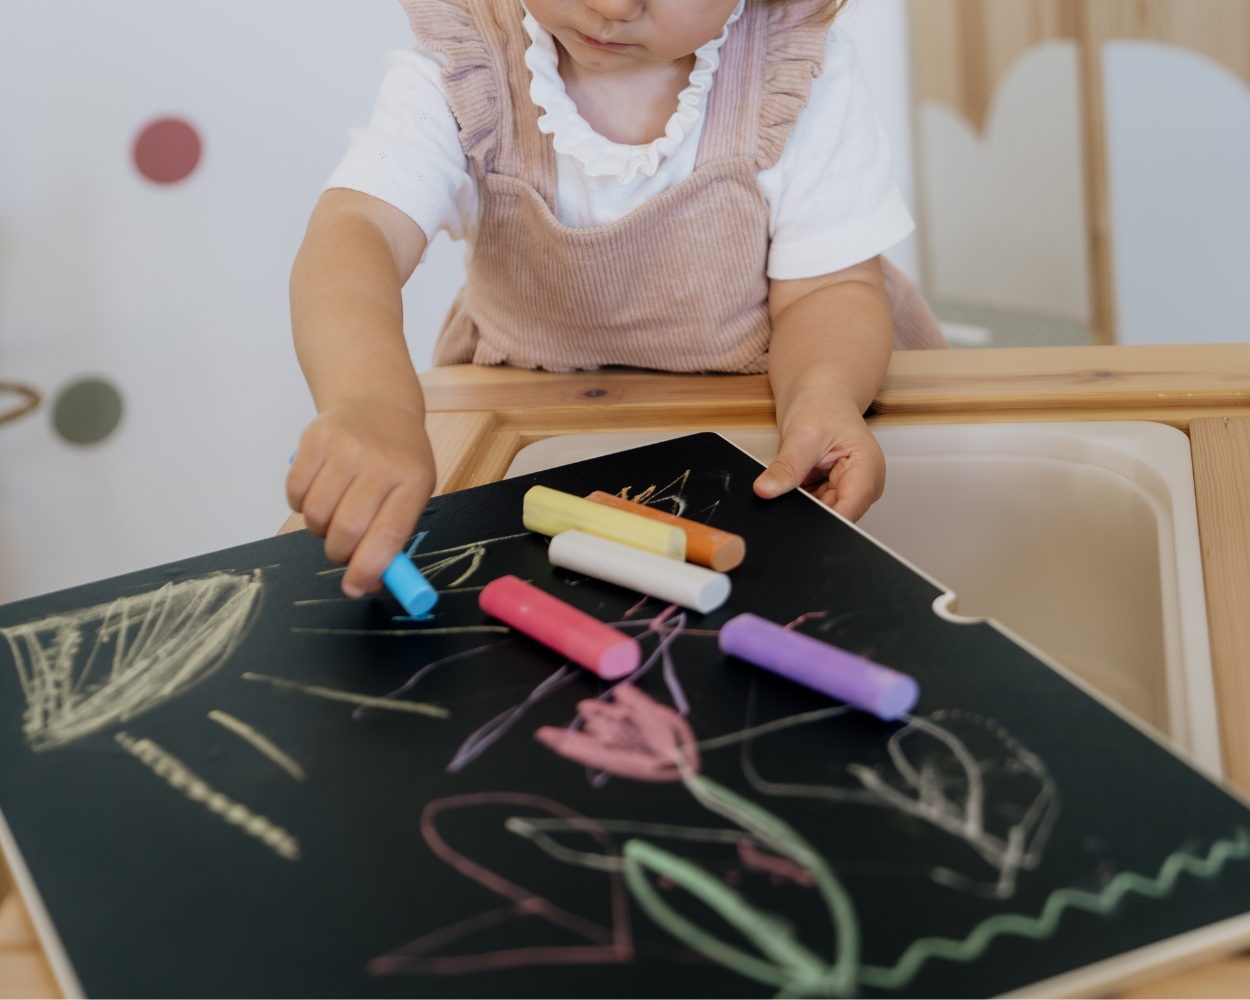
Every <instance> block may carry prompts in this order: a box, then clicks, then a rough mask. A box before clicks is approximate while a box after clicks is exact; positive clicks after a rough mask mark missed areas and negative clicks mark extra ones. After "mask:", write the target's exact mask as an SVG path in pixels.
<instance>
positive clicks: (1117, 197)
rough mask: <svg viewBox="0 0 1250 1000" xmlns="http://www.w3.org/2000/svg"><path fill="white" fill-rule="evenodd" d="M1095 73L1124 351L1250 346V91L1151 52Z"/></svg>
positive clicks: (1169, 49)
mask: <svg viewBox="0 0 1250 1000" xmlns="http://www.w3.org/2000/svg"><path fill="white" fill-rule="evenodd" d="M1103 65H1104V74H1105V85H1106V97H1107V140H1108V160H1109V173H1110V187H1111V209H1112V233H1113V237H1114V245H1113V253H1114V264H1115V280H1116V305H1117V311H1118V317H1117V319H1118V326H1119V340H1120V342H1121V343H1125V344H1172V343H1212V342H1218V341H1250V87H1247V86H1246V84H1245V82H1244V81H1243V80H1242V79H1241V78H1240V77H1238V76H1235V75H1234V74H1232V73H1231V72H1229V71H1228V70H1226V69H1225V68H1224V67H1223V66H1221V65H1219V64H1218V63H1216V62H1214V61H1212V60H1211V59H1208V58H1207V57H1206V56H1203V55H1200V54H1198V53H1196V52H1192V51H1189V50H1187V49H1182V48H1177V47H1175V46H1171V45H1161V44H1158V43H1155V42H1138V41H1117V42H1111V43H1109V44H1108V45H1107V47H1106V49H1105V51H1104V55H1103Z"/></svg>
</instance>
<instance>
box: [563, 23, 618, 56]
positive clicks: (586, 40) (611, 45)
mask: <svg viewBox="0 0 1250 1000" xmlns="http://www.w3.org/2000/svg"><path fill="white" fill-rule="evenodd" d="M573 34H575V35H576V36H577V38H578V41H580V42H581V43H582V44H583V45H589V46H591V47H592V48H596V49H609V50H610V51H612V52H620V51H622V50H623V49H628V48H632V46H630V45H624V44H622V43H620V42H601V41H599V39H597V38H592V37H591V36H590V35H587V34H584V33H583V32H580V31H578V30H577V29H576V28H574V29H573Z"/></svg>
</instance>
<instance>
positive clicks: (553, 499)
mask: <svg viewBox="0 0 1250 1000" xmlns="http://www.w3.org/2000/svg"><path fill="white" fill-rule="evenodd" d="M522 518H523V520H524V521H525V527H527V528H528V529H529V530H530V531H537V532H538V533H539V534H541V535H552V536H555V535H558V534H560V532H562V531H584V532H585V533H586V534H588V535H598V536H599V537H600V538H607V539H610V540H611V541H613V542H620V543H621V544H622V545H632V546H633V547H634V548H636V549H642V550H644V551H646V552H655V553H656V554H657V555H662V556H667V557H668V558H669V559H679V560H681V561H683V562H684V561H685V559H686V533H685V532H684V531H682V530H681V528H678V527H675V526H674V525H671V524H664V523H663V522H661V521H652V520H649V519H648V518H645V517H639V516H638V515H637V514H627V513H625V512H624V511H621V510H614V509H613V508H611V507H606V506H604V505H603V504H598V503H592V502H591V501H589V500H583V499H582V498H581V497H575V496H573V495H572V494H571V493H561V492H560V491H559V490H552V489H548V488H547V487H546V486H535V487H534V488H533V489H531V490H530V491H529V492H528V493H526V494H525V506H524V508H523V512H522Z"/></svg>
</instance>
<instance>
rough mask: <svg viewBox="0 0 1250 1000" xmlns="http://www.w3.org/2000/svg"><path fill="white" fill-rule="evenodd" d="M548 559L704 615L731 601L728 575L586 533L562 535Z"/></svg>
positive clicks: (556, 541) (552, 541)
mask: <svg viewBox="0 0 1250 1000" xmlns="http://www.w3.org/2000/svg"><path fill="white" fill-rule="evenodd" d="M547 558H548V559H550V560H551V565H553V566H563V567H564V568H565V569H571V570H573V572H575V573H585V574H586V575H587V576H593V577H594V578H595V579H597V580H606V581H607V582H608V583H615V584H616V585H617V586H619V587H628V588H629V589H630V590H637V591H639V592H640V593H643V594H649V595H650V596H651V597H658V598H659V599H660V600H662V601H668V602H669V603H671V604H680V605H681V606H682V607H686V608H693V609H694V610H695V611H698V612H700V613H702V614H707V613H708V612H709V611H715V610H716V609H717V608H719V607H720V606H721V605H722V604H724V603H725V601H727V600H728V599H729V590H730V583H729V577H727V576H726V575H725V574H724V573H713V572H712V571H711V570H710V569H704V568H703V567H702V566H695V565H692V564H691V563H683V562H676V561H675V560H673V559H665V558H664V556H657V555H655V554H654V553H652V552H644V551H643V550H642V549H635V548H633V547H631V546H629V545H621V544H620V543H619V542H612V541H609V540H608V539H606V538H599V537H597V536H596V535H588V534H586V533H585V532H584V531H562V532H561V533H560V534H558V535H556V537H555V538H553V539H552V540H551V544H550V545H549V546H548V547H547Z"/></svg>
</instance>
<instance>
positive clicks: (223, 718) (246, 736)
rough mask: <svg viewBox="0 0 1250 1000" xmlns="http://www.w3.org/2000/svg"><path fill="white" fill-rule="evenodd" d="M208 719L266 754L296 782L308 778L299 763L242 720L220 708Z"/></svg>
mask: <svg viewBox="0 0 1250 1000" xmlns="http://www.w3.org/2000/svg"><path fill="white" fill-rule="evenodd" d="M208 717H209V719H211V720H212V721H213V722H215V723H217V725H219V726H221V727H222V728H223V729H228V730H230V732H232V733H234V735H235V736H237V737H239V739H241V740H243V742H245V743H247V744H250V745H251V747H252V748H253V749H255V750H256V751H257V752H258V753H261V754H264V755H265V756H266V757H268V758H269V759H270V760H271V761H273V762H274V763H275V764H277V765H278V766H279V767H280V768H282V770H284V771H285V772H286V773H287V774H289V775H290V776H291V777H292V778H294V779H295V780H296V781H303V780H304V778H306V777H307V775H306V774H305V773H304V769H303V768H302V767H300V763H299V761H297V760H296V759H295V758H294V757H292V756H291V755H290V754H289V753H287V752H286V751H285V750H283V749H282V748H281V747H280V746H278V745H277V744H276V743H274V742H273V740H271V739H270V738H269V737H268V736H266V735H265V734H264V733H262V732H259V731H258V730H256V729H255V728H253V727H252V726H249V725H248V724H247V723H246V722H244V721H243V720H242V719H236V718H235V717H234V716H233V715H231V714H230V713H229V712H223V711H222V710H221V709H219V708H214V709H213V710H212V711H211V712H209V713H208Z"/></svg>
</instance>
